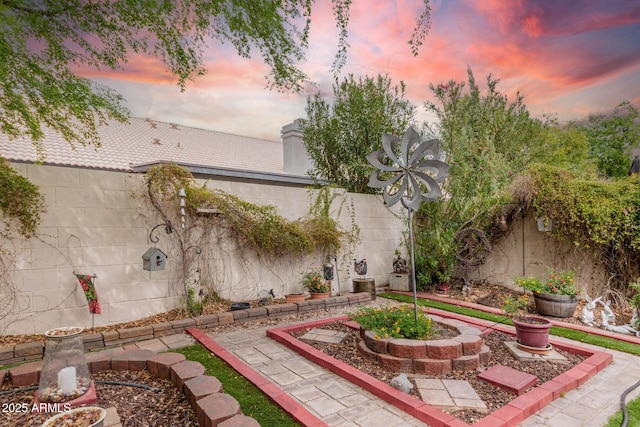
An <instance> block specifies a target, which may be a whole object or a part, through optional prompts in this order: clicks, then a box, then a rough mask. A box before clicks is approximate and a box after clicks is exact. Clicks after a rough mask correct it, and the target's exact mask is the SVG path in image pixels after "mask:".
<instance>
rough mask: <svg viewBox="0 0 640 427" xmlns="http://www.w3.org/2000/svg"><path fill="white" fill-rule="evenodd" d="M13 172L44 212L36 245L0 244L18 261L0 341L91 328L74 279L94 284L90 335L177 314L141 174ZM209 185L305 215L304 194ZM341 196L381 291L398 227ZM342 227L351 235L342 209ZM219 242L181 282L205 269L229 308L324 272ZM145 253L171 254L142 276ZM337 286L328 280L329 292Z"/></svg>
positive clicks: (164, 246)
mask: <svg viewBox="0 0 640 427" xmlns="http://www.w3.org/2000/svg"><path fill="white" fill-rule="evenodd" d="M11 166H12V167H14V168H15V169H16V170H17V171H18V172H19V173H20V174H22V175H24V176H26V177H28V178H29V179H30V180H31V181H32V182H33V183H34V184H36V185H38V186H40V188H41V191H42V193H43V194H44V195H45V199H46V201H45V203H46V206H47V212H46V213H45V214H44V216H43V218H42V226H41V228H40V230H39V231H40V234H39V236H38V237H37V238H32V239H28V240H25V239H15V240H12V241H10V242H6V241H5V242H2V243H1V244H2V245H3V246H4V247H6V248H7V249H9V250H10V251H12V252H13V253H14V254H15V255H14V257H13V258H12V263H11V265H10V266H9V276H10V278H11V282H12V286H11V287H10V288H7V289H5V290H4V291H3V294H2V295H1V297H2V298H3V300H5V301H8V302H9V304H4V305H0V308H1V309H2V310H3V311H2V312H0V316H2V317H0V318H1V319H2V321H1V322H0V324H1V325H2V330H0V332H2V333H5V334H23V333H41V332H44V331H45V330H47V329H50V328H54V327H60V326H69V325H79V326H82V327H85V328H90V327H91V325H92V319H91V314H90V313H89V310H88V307H87V302H86V299H85V296H84V293H83V292H82V289H81V288H80V285H79V284H78V281H77V280H76V278H75V276H74V275H73V273H74V272H76V273H80V274H96V275H97V278H96V279H95V281H94V282H95V286H96V289H97V292H98V295H99V299H100V304H101V307H102V314H100V315H95V319H94V321H95V326H100V325H106V324H112V323H119V322H124V321H129V320H135V319H139V318H142V317H146V316H150V315H153V314H157V313H160V312H163V311H167V310H169V309H172V308H175V307H178V306H180V305H181V302H180V301H181V300H180V298H181V297H180V296H181V295H182V294H183V289H184V288H183V287H182V280H181V279H182V270H181V269H180V268H179V267H180V265H181V263H180V254H179V253H177V252H176V248H175V242H174V241H172V240H171V239H172V236H171V235H165V234H164V232H163V231H162V228H160V229H158V232H157V233H156V234H155V235H156V236H158V238H159V241H158V243H155V244H154V243H151V242H150V241H149V232H150V231H151V229H152V228H153V227H154V226H155V225H157V224H159V223H161V222H162V221H161V220H160V219H159V217H158V215H157V214H156V212H154V211H153V210H152V209H151V208H150V206H149V203H148V202H147V201H145V199H144V197H140V196H143V195H144V194H146V188H145V187H144V175H143V174H132V173H122V172H111V171H101V170H91V169H83V168H71V167H57V166H45V165H32V164H22V163H14V164H12V165H11ZM202 182H205V181H202ZM206 182H207V185H208V186H209V187H211V188H220V189H222V190H225V191H227V192H230V193H232V194H235V195H237V196H238V197H240V198H242V199H244V200H247V201H249V202H252V203H256V204H261V205H264V204H269V205H274V206H276V208H277V210H278V212H279V213H280V214H281V215H282V216H284V217H285V218H287V219H290V220H294V219H297V218H300V217H302V216H304V215H305V214H306V213H307V211H308V209H309V202H310V200H311V199H310V197H311V196H310V194H309V192H308V191H307V190H306V189H304V188H300V187H290V186H286V185H267V184H262V183H252V182H240V181H218V180H208V181H206ZM336 191H341V190H336ZM341 194H342V195H343V196H344V201H345V205H349V206H351V205H352V206H353V212H354V215H355V216H354V220H355V221H356V223H357V224H358V225H359V226H360V228H361V239H362V241H361V243H360V244H358V245H357V246H356V247H355V248H354V249H353V254H352V255H351V256H356V257H358V259H360V258H367V261H368V265H369V273H368V274H367V276H370V277H375V279H376V282H377V283H378V284H385V283H387V281H388V274H389V272H390V271H391V261H392V259H393V257H394V250H395V249H396V248H398V247H399V246H400V241H401V238H402V230H403V227H404V223H403V221H401V220H400V219H399V217H397V216H396V215H395V214H394V213H392V212H391V211H389V210H388V209H387V208H385V207H384V206H383V205H382V201H381V200H380V198H378V197H376V196H368V195H361V194H351V193H344V192H342V193H341ZM134 195H135V196H137V197H132V196H134ZM339 220H340V222H341V223H342V224H343V225H344V226H345V227H349V226H350V223H351V216H350V215H349V213H348V211H347V209H346V206H345V209H343V212H342V214H341V216H340V218H339ZM216 238H217V239H216V240H210V241H208V242H207V241H204V242H198V244H199V245H200V246H203V249H205V250H203V254H202V256H201V258H200V260H199V263H200V264H199V265H197V264H196V263H195V261H194V262H193V263H191V264H190V268H191V269H190V271H188V272H187V275H188V279H189V280H191V278H192V277H193V276H192V275H193V274H194V271H193V269H194V268H196V267H199V268H201V270H202V274H203V280H201V282H200V283H199V285H202V286H208V287H211V288H213V289H215V290H216V292H218V293H219V294H220V296H222V297H223V298H228V299H230V300H235V301H244V300H247V299H252V298H256V297H257V296H260V295H261V292H265V291H267V290H269V289H274V292H276V295H277V296H282V295H283V294H284V293H290V292H295V291H299V290H301V288H300V285H299V280H300V275H301V272H302V271H304V270H305V269H307V268H309V267H321V265H322V264H323V262H324V258H323V257H324V254H314V255H311V256H308V257H302V258H299V259H298V258H296V259H292V258H286V257H283V258H280V259H271V258H269V257H264V256H262V257H258V256H256V255H255V253H253V252H252V251H250V250H248V249H247V248H242V247H238V245H237V244H236V243H235V242H234V241H233V240H232V239H229V238H228V236H225V233H224V231H221V232H219V233H217V234H216ZM151 246H155V247H157V248H159V249H160V250H162V251H163V252H164V253H165V254H167V256H168V260H167V269H166V270H163V271H153V272H150V271H145V270H143V266H142V258H141V257H142V255H143V254H144V252H145V251H146V250H147V249H148V248H149V247H151ZM191 255H192V254H191ZM339 255H340V257H339V262H338V266H339V268H340V270H339V276H340V281H341V289H342V291H348V290H351V289H352V285H351V281H350V279H351V278H352V277H353V276H354V275H355V273H354V272H353V262H352V261H353V260H352V259H347V258H346V256H347V255H349V254H339ZM190 260H191V261H193V260H194V259H193V258H190ZM204 273H207V275H206V276H205V275H204ZM204 278H206V279H207V280H206V282H207V283H205V280H204ZM3 286H4V285H3ZM337 286H338V284H337V281H336V280H334V281H333V288H334V293H336V292H337V290H338V289H337Z"/></svg>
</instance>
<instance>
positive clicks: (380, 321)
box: [350, 305, 432, 340]
mask: <svg viewBox="0 0 640 427" xmlns="http://www.w3.org/2000/svg"><path fill="white" fill-rule="evenodd" d="M350 316H351V318H352V319H353V320H354V321H356V322H358V323H359V324H360V327H361V328H363V329H366V330H369V331H373V332H375V333H376V337H377V338H409V339H416V340H426V339H429V336H430V335H431V326H432V325H431V318H430V317H429V316H427V315H426V314H425V313H424V312H422V311H418V321H417V322H416V319H415V313H414V311H413V309H410V308H409V307H408V306H406V305H403V306H400V307H390V308H389V307H387V308H372V307H360V308H359V309H358V311H357V313H351V314H350Z"/></svg>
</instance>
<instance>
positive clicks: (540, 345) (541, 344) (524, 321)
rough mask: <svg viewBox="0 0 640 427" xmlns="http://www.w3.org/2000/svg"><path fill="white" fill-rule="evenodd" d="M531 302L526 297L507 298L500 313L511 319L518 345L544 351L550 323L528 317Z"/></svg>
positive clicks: (545, 320) (547, 342) (547, 340)
mask: <svg viewBox="0 0 640 427" xmlns="http://www.w3.org/2000/svg"><path fill="white" fill-rule="evenodd" d="M530 306H531V301H530V299H529V296H528V295H520V296H519V297H517V298H514V297H507V298H505V299H504V301H503V303H502V311H503V313H504V314H506V315H507V316H509V317H511V321H512V322H513V325H514V326H515V328H516V338H517V341H518V344H519V345H521V346H523V347H529V348H534V349H546V348H547V347H548V345H549V329H551V322H550V321H549V320H547V319H544V318H542V317H536V316H530V315H529V314H528V313H529V307H530Z"/></svg>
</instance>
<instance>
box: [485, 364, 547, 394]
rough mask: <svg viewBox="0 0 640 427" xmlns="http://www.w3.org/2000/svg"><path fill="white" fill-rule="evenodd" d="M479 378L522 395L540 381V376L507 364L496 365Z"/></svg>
mask: <svg viewBox="0 0 640 427" xmlns="http://www.w3.org/2000/svg"><path fill="white" fill-rule="evenodd" d="M478 378H480V379H482V380H484V381H486V382H488V383H489V384H493V385H495V386H496V387H500V388H501V389H503V390H507V391H508V392H511V393H513V394H516V395H518V396H520V395H521V394H523V393H524V392H525V390H527V389H528V388H529V387H531V386H532V385H534V384H535V383H536V382H538V377H536V376H535V375H531V374H527V373H526V372H521V371H518V370H516V369H512V368H509V367H507V366H502V365H496V366H492V367H491V368H489V369H487V370H486V371H484V372H481V373H480V374H478Z"/></svg>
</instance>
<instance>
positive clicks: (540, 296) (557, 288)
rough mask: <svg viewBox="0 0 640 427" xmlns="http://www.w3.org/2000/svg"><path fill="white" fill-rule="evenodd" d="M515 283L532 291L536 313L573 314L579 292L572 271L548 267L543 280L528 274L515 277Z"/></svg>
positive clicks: (551, 314)
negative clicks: (559, 270)
mask: <svg viewBox="0 0 640 427" xmlns="http://www.w3.org/2000/svg"><path fill="white" fill-rule="evenodd" d="M515 283H516V284H517V285H518V286H522V287H523V288H525V289H527V290H529V291H531V292H532V293H533V298H534V300H535V302H536V310H538V313H540V314H542V315H544V316H553V317H572V316H573V314H574V312H575V310H576V305H577V303H578V297H577V296H578V294H579V293H580V288H578V286H577V285H576V283H575V273H574V272H573V271H561V272H559V273H558V272H556V271H555V270H553V269H550V270H549V275H548V277H547V278H546V279H545V281H540V280H538V279H536V278H534V277H531V276H529V277H517V278H516V279H515Z"/></svg>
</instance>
